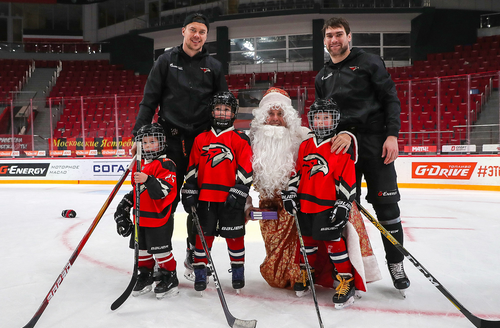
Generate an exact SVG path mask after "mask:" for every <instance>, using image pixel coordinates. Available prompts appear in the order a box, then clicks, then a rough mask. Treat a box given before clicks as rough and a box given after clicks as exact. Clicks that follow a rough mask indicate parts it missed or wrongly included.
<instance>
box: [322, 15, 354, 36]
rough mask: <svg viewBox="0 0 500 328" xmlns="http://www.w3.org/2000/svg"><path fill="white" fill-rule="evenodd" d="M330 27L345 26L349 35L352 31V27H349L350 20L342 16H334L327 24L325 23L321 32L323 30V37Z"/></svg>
mask: <svg viewBox="0 0 500 328" xmlns="http://www.w3.org/2000/svg"><path fill="white" fill-rule="evenodd" d="M329 27H332V28H333V27H343V28H344V30H345V34H346V35H349V33H351V28H350V27H349V22H348V21H347V20H346V19H345V18H342V17H332V18H330V19H328V20H327V21H326V22H325V24H324V25H323V28H322V29H321V32H323V38H325V33H326V29H327V28H329Z"/></svg>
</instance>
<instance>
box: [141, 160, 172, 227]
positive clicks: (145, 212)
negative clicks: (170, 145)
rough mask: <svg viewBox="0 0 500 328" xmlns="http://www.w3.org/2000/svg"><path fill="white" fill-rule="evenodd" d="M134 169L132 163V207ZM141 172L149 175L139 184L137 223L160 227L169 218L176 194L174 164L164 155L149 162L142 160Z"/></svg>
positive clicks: (142, 225) (143, 225)
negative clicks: (138, 217) (138, 216)
mask: <svg viewBox="0 0 500 328" xmlns="http://www.w3.org/2000/svg"><path fill="white" fill-rule="evenodd" d="M136 171H137V169H136V166H135V165H134V167H133V168H132V186H134V208H135V207H136V204H135V200H136V194H135V189H136V188H135V180H134V173H135V172H136ZM141 172H143V173H145V174H147V175H149V178H148V179H147V180H146V182H145V183H143V184H142V185H141V186H140V188H141V198H140V204H139V211H140V212H139V214H140V220H139V225H140V226H141V227H152V228H154V227H160V226H162V225H164V224H165V223H167V221H168V219H169V218H170V212H171V210H172V202H173V201H174V199H175V196H176V195H177V178H176V172H175V164H174V162H173V161H172V160H171V159H168V158H166V156H165V155H163V156H160V157H159V158H157V159H154V160H153V161H151V162H149V161H148V162H146V161H144V160H143V161H142V166H141ZM134 220H135V211H134ZM134 223H135V221H134Z"/></svg>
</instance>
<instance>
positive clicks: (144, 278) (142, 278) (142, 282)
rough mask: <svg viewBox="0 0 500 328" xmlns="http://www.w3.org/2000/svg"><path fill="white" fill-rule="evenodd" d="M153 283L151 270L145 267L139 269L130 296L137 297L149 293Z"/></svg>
mask: <svg viewBox="0 0 500 328" xmlns="http://www.w3.org/2000/svg"><path fill="white" fill-rule="evenodd" d="M153 282H154V277H153V270H152V269H149V268H146V267H139V276H138V277H137V282H136V283H135V287H134V289H133V291H132V295H133V296H139V295H142V294H146V293H148V292H150V291H151V289H153V287H152V284H153Z"/></svg>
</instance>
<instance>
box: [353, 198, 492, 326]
mask: <svg viewBox="0 0 500 328" xmlns="http://www.w3.org/2000/svg"><path fill="white" fill-rule="evenodd" d="M355 202H356V205H357V206H358V208H359V210H360V211H361V213H363V214H364V215H365V216H366V218H367V219H368V220H370V222H371V223H373V225H375V227H377V229H378V230H380V232H381V233H382V234H383V235H384V237H385V238H387V239H388V240H389V241H390V242H391V243H392V244H393V245H394V246H395V247H396V248H397V249H398V251H400V252H401V254H403V255H404V256H405V257H406V258H407V259H408V260H409V261H410V262H411V263H412V264H413V265H414V266H415V267H416V268H417V269H418V270H419V271H420V272H422V274H423V275H424V276H425V277H426V278H427V279H428V280H429V281H430V282H431V283H432V284H433V285H434V287H436V288H437V289H438V290H439V291H440V292H441V293H442V294H443V295H444V296H446V298H447V299H448V300H449V301H450V302H451V303H452V304H453V305H455V307H456V308H457V309H458V310H459V311H460V312H462V314H463V315H464V316H465V317H466V318H467V319H469V321H470V322H472V324H473V325H474V326H476V327H478V328H498V327H500V321H492V320H485V319H481V318H479V317H476V316H475V315H473V314H472V313H470V312H469V311H468V310H467V309H466V308H465V307H464V306H463V305H462V304H460V302H459V301H457V299H456V298H455V297H453V295H451V294H450V292H448V291H447V290H446V288H444V286H443V285H441V283H440V282H439V281H437V279H436V278H435V277H434V276H433V275H432V274H431V273H430V272H429V271H427V269H426V268H424V266H423V265H422V264H420V262H418V261H417V259H415V258H414V257H413V255H411V254H410V252H408V251H407V250H406V249H405V248H404V247H403V245H401V244H400V243H399V242H398V241H397V240H396V239H395V238H394V237H393V236H392V235H391V234H390V233H389V232H388V231H387V230H386V229H385V228H384V227H383V226H382V225H381V224H380V223H379V222H378V221H377V220H376V219H375V218H374V217H373V216H372V215H371V214H370V212H368V211H367V210H366V209H365V208H364V207H363V206H361V204H360V203H359V202H358V201H355Z"/></svg>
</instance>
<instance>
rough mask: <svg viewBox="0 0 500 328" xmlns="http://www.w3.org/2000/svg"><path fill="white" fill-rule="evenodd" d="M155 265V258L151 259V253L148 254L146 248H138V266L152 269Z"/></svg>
mask: <svg viewBox="0 0 500 328" xmlns="http://www.w3.org/2000/svg"><path fill="white" fill-rule="evenodd" d="M154 266H155V260H154V259H153V255H152V254H149V253H148V251H146V250H142V249H140V250H139V267H146V268H148V269H151V270H153V268H154Z"/></svg>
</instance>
